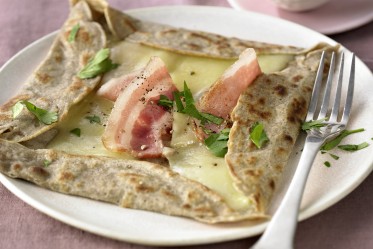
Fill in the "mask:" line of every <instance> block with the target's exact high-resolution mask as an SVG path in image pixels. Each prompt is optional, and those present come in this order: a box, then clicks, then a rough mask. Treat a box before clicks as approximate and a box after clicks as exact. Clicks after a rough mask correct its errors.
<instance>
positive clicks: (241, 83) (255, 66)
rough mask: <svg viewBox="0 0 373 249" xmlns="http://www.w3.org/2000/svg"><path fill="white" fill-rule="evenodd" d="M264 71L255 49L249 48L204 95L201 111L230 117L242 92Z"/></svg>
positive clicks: (200, 105)
mask: <svg viewBox="0 0 373 249" xmlns="http://www.w3.org/2000/svg"><path fill="white" fill-rule="evenodd" d="M261 73H262V71H261V69H260V67H259V63H258V60H257V57H256V53H255V51H254V49H252V48H248V49H246V50H245V51H243V52H242V53H241V54H240V57H239V59H238V60H237V61H236V62H235V63H234V64H233V65H232V66H230V67H229V68H228V69H227V70H226V71H225V72H224V74H223V75H222V76H221V77H220V78H219V79H218V80H217V81H216V82H215V83H214V84H213V85H212V86H211V87H210V88H209V89H208V90H207V91H206V92H205V93H204V94H203V95H202V97H201V99H200V100H199V103H198V108H199V110H200V111H201V112H206V113H210V114H213V115H215V116H218V117H221V118H224V119H226V120H229V119H230V113H231V112H232V110H233V108H234V107H235V106H236V104H237V101H238V98H239V97H240V95H241V93H242V92H243V91H245V90H246V88H247V87H248V86H249V85H250V84H251V83H252V82H253V81H254V80H255V79H256V78H257V77H258V76H259V75H260V74H261Z"/></svg>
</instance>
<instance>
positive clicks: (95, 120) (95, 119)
mask: <svg viewBox="0 0 373 249" xmlns="http://www.w3.org/2000/svg"><path fill="white" fill-rule="evenodd" d="M85 119H88V120H89V122H90V123H91V124H93V123H97V124H101V119H100V117H99V116H96V115H92V116H87V117H85Z"/></svg>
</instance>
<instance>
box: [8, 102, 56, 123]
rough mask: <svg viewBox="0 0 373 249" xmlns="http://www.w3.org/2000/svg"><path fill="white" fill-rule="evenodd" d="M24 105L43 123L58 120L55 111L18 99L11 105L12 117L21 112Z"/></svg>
mask: <svg viewBox="0 0 373 249" xmlns="http://www.w3.org/2000/svg"><path fill="white" fill-rule="evenodd" d="M24 106H25V107H26V108H27V110H29V112H31V113H32V114H34V116H35V117H36V118H37V119H38V120H39V121H40V122H42V123H43V124H46V125H50V124H52V123H54V122H57V120H58V114H57V112H50V111H47V110H44V109H42V108H39V107H37V106H35V105H34V104H32V103H31V102H29V101H27V100H22V101H19V102H17V103H16V104H15V105H14V106H13V107H12V112H13V118H16V117H17V116H18V115H19V114H20V113H21V112H22V110H23V107H24Z"/></svg>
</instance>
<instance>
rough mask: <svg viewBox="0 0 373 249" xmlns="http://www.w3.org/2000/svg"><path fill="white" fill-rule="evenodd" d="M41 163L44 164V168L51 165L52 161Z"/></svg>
mask: <svg viewBox="0 0 373 249" xmlns="http://www.w3.org/2000/svg"><path fill="white" fill-rule="evenodd" d="M43 163H44V167H48V166H49V165H50V164H51V163H52V161H49V160H44V162H43Z"/></svg>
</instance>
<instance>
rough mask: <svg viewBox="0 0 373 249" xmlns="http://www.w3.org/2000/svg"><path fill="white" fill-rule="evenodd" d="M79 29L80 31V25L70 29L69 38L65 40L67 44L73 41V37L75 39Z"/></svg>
mask: <svg viewBox="0 0 373 249" xmlns="http://www.w3.org/2000/svg"><path fill="white" fill-rule="evenodd" d="M79 29H80V24H79V23H77V24H75V25H74V27H72V29H71V31H70V34H69V37H68V38H67V41H68V42H73V41H75V37H76V34H77V33H78V31H79Z"/></svg>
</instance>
